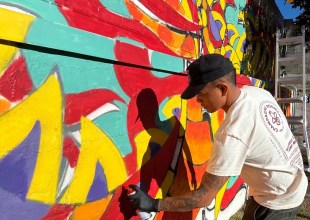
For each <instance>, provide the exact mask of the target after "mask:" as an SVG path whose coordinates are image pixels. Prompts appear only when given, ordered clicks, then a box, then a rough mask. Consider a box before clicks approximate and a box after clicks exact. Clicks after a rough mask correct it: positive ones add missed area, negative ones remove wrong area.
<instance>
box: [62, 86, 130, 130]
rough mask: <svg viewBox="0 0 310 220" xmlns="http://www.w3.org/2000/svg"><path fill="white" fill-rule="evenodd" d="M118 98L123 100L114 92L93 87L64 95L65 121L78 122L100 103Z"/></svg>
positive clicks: (68, 122) (67, 122)
mask: <svg viewBox="0 0 310 220" xmlns="http://www.w3.org/2000/svg"><path fill="white" fill-rule="evenodd" d="M114 100H118V101H121V102H124V100H123V99H122V98H121V97H119V96H118V95H117V94H116V93H114V92H112V91H110V90H106V89H93V90H88V91H85V92H81V93H78V94H68V95H66V109H65V119H64V120H65V123H66V124H68V125H70V124H74V123H77V122H80V119H81V117H82V116H87V115H88V114H90V113H91V112H93V111H95V110H96V109H98V108H99V107H101V106H102V105H104V104H106V103H108V102H113V101H114Z"/></svg>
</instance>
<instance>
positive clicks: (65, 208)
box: [41, 204, 74, 220]
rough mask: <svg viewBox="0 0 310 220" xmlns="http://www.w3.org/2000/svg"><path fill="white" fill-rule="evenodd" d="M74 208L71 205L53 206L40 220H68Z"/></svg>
mask: <svg viewBox="0 0 310 220" xmlns="http://www.w3.org/2000/svg"><path fill="white" fill-rule="evenodd" d="M73 210H74V206H71V205H61V204H57V205H54V206H53V207H52V208H51V209H50V210H49V211H48V213H47V214H46V215H45V216H44V217H43V218H41V220H64V219H68V217H69V215H70V214H71V212H72V211H73Z"/></svg>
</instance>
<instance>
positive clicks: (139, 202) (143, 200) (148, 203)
mask: <svg viewBox="0 0 310 220" xmlns="http://www.w3.org/2000/svg"><path fill="white" fill-rule="evenodd" d="M129 187H130V188H132V189H133V190H134V191H135V192H136V193H135V194H133V195H129V196H128V197H129V199H130V200H131V201H132V205H133V208H135V209H138V210H141V211H146V212H158V202H159V199H153V198H152V197H151V196H150V195H149V194H147V193H145V192H143V191H142V190H141V189H140V188H139V187H138V186H136V185H129Z"/></svg>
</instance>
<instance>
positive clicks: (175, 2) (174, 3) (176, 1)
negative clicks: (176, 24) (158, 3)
mask: <svg viewBox="0 0 310 220" xmlns="http://www.w3.org/2000/svg"><path fill="white" fill-rule="evenodd" d="M164 2H166V3H167V4H169V5H170V6H171V7H172V8H173V9H174V10H175V11H177V12H178V13H179V14H181V15H183V16H184V17H185V18H186V19H187V20H189V21H192V12H191V10H190V7H189V5H188V2H187V0H164Z"/></svg>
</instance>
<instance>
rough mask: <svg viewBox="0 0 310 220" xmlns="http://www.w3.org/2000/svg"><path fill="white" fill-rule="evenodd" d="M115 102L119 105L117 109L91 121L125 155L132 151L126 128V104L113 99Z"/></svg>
mask: <svg viewBox="0 0 310 220" xmlns="http://www.w3.org/2000/svg"><path fill="white" fill-rule="evenodd" d="M115 104H117V107H119V109H120V110H119V111H115V112H108V113H106V114H104V115H101V116H100V117H98V118H96V119H95V120H94V121H93V122H94V123H95V124H96V125H97V126H98V127H100V128H101V129H102V130H103V131H104V132H105V133H106V134H107V135H108V136H109V137H110V139H111V140H112V141H113V143H114V144H115V146H117V147H118V150H119V151H120V152H121V154H122V156H123V157H125V156H126V155H127V154H129V153H131V152H132V149H131V145H130V142H129V137H128V130H127V105H125V104H124V103H121V102H118V101H115Z"/></svg>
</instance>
